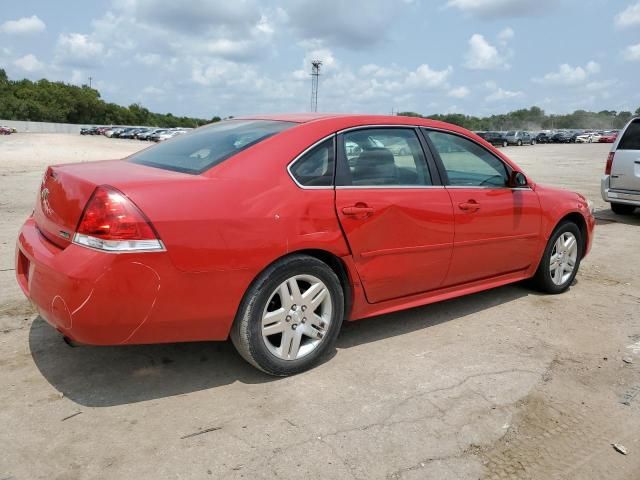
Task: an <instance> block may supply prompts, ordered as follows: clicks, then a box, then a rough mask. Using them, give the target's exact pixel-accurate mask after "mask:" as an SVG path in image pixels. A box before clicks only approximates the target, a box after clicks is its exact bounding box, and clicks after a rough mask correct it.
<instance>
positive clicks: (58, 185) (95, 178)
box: [34, 160, 200, 248]
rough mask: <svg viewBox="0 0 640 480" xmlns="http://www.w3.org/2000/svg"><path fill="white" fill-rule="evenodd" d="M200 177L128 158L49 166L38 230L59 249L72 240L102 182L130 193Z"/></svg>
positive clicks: (36, 216) (41, 193) (39, 202)
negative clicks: (139, 163)
mask: <svg viewBox="0 0 640 480" xmlns="http://www.w3.org/2000/svg"><path fill="white" fill-rule="evenodd" d="M177 178H178V179H180V178H182V179H185V180H187V179H193V180H196V179H199V178H200V177H198V176H195V175H186V174H182V173H178V172H172V171H169V170H161V169H158V168H152V167H147V166H144V165H138V164H135V163H131V162H128V161H126V160H107V161H99V162H88V163H75V164H68V165H55V166H51V167H48V168H47V171H46V172H45V174H44V176H43V178H42V182H41V184H40V191H39V192H38V197H37V199H36V205H35V208H34V219H35V222H36V225H37V226H38V229H39V230H40V232H41V233H42V235H43V236H45V237H46V238H47V239H48V240H49V241H50V242H52V243H54V244H55V245H57V246H58V247H60V248H65V247H67V246H68V245H69V244H70V243H71V241H72V240H73V235H74V233H75V231H76V228H77V226H78V223H79V221H80V218H81V216H82V213H83V212H84V208H85V206H86V205H87V202H88V201H89V198H90V197H91V195H92V193H93V192H94V190H95V189H96V187H97V186H99V185H109V186H112V187H115V188H116V189H118V190H120V191H121V192H122V193H124V194H125V195H127V196H130V193H131V192H134V191H135V189H136V187H139V186H141V185H148V184H149V183H158V182H167V181H174V180H176V179H177Z"/></svg>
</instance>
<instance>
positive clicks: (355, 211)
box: [342, 204, 373, 216]
mask: <svg viewBox="0 0 640 480" xmlns="http://www.w3.org/2000/svg"><path fill="white" fill-rule="evenodd" d="M342 213H344V214H345V215H353V216H358V215H371V214H372V213H373V208H371V207H369V206H367V205H364V204H357V205H351V206H350V207H342Z"/></svg>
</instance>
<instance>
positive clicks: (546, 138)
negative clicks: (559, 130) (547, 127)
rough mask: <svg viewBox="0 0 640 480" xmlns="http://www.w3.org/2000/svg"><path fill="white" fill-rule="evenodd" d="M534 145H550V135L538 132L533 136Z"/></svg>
mask: <svg viewBox="0 0 640 480" xmlns="http://www.w3.org/2000/svg"><path fill="white" fill-rule="evenodd" d="M535 140H536V143H551V135H549V134H547V133H545V132H540V133H538V134H537V135H536V136H535Z"/></svg>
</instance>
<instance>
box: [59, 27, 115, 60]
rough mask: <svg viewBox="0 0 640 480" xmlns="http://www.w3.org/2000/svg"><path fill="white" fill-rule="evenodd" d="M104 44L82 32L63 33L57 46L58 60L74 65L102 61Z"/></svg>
mask: <svg viewBox="0 0 640 480" xmlns="http://www.w3.org/2000/svg"><path fill="white" fill-rule="evenodd" d="M103 52H104V46H103V45H102V43H100V42H97V41H95V40H92V39H91V38H90V37H89V36H88V35H83V34H81V33H69V34H65V33H63V34H61V35H60V36H59V37H58V44H57V47H56V62H57V63H61V64H65V65H72V66H91V65H96V64H98V63H100V62H101V61H102V54H103Z"/></svg>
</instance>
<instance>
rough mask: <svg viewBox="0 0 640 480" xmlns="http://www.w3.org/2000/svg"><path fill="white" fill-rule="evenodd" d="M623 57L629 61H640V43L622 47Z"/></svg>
mask: <svg viewBox="0 0 640 480" xmlns="http://www.w3.org/2000/svg"><path fill="white" fill-rule="evenodd" d="M623 56H624V59H625V60H628V61H630V62H637V61H640V43H638V44H636V45H629V46H628V47H627V48H625V49H624V53H623Z"/></svg>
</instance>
